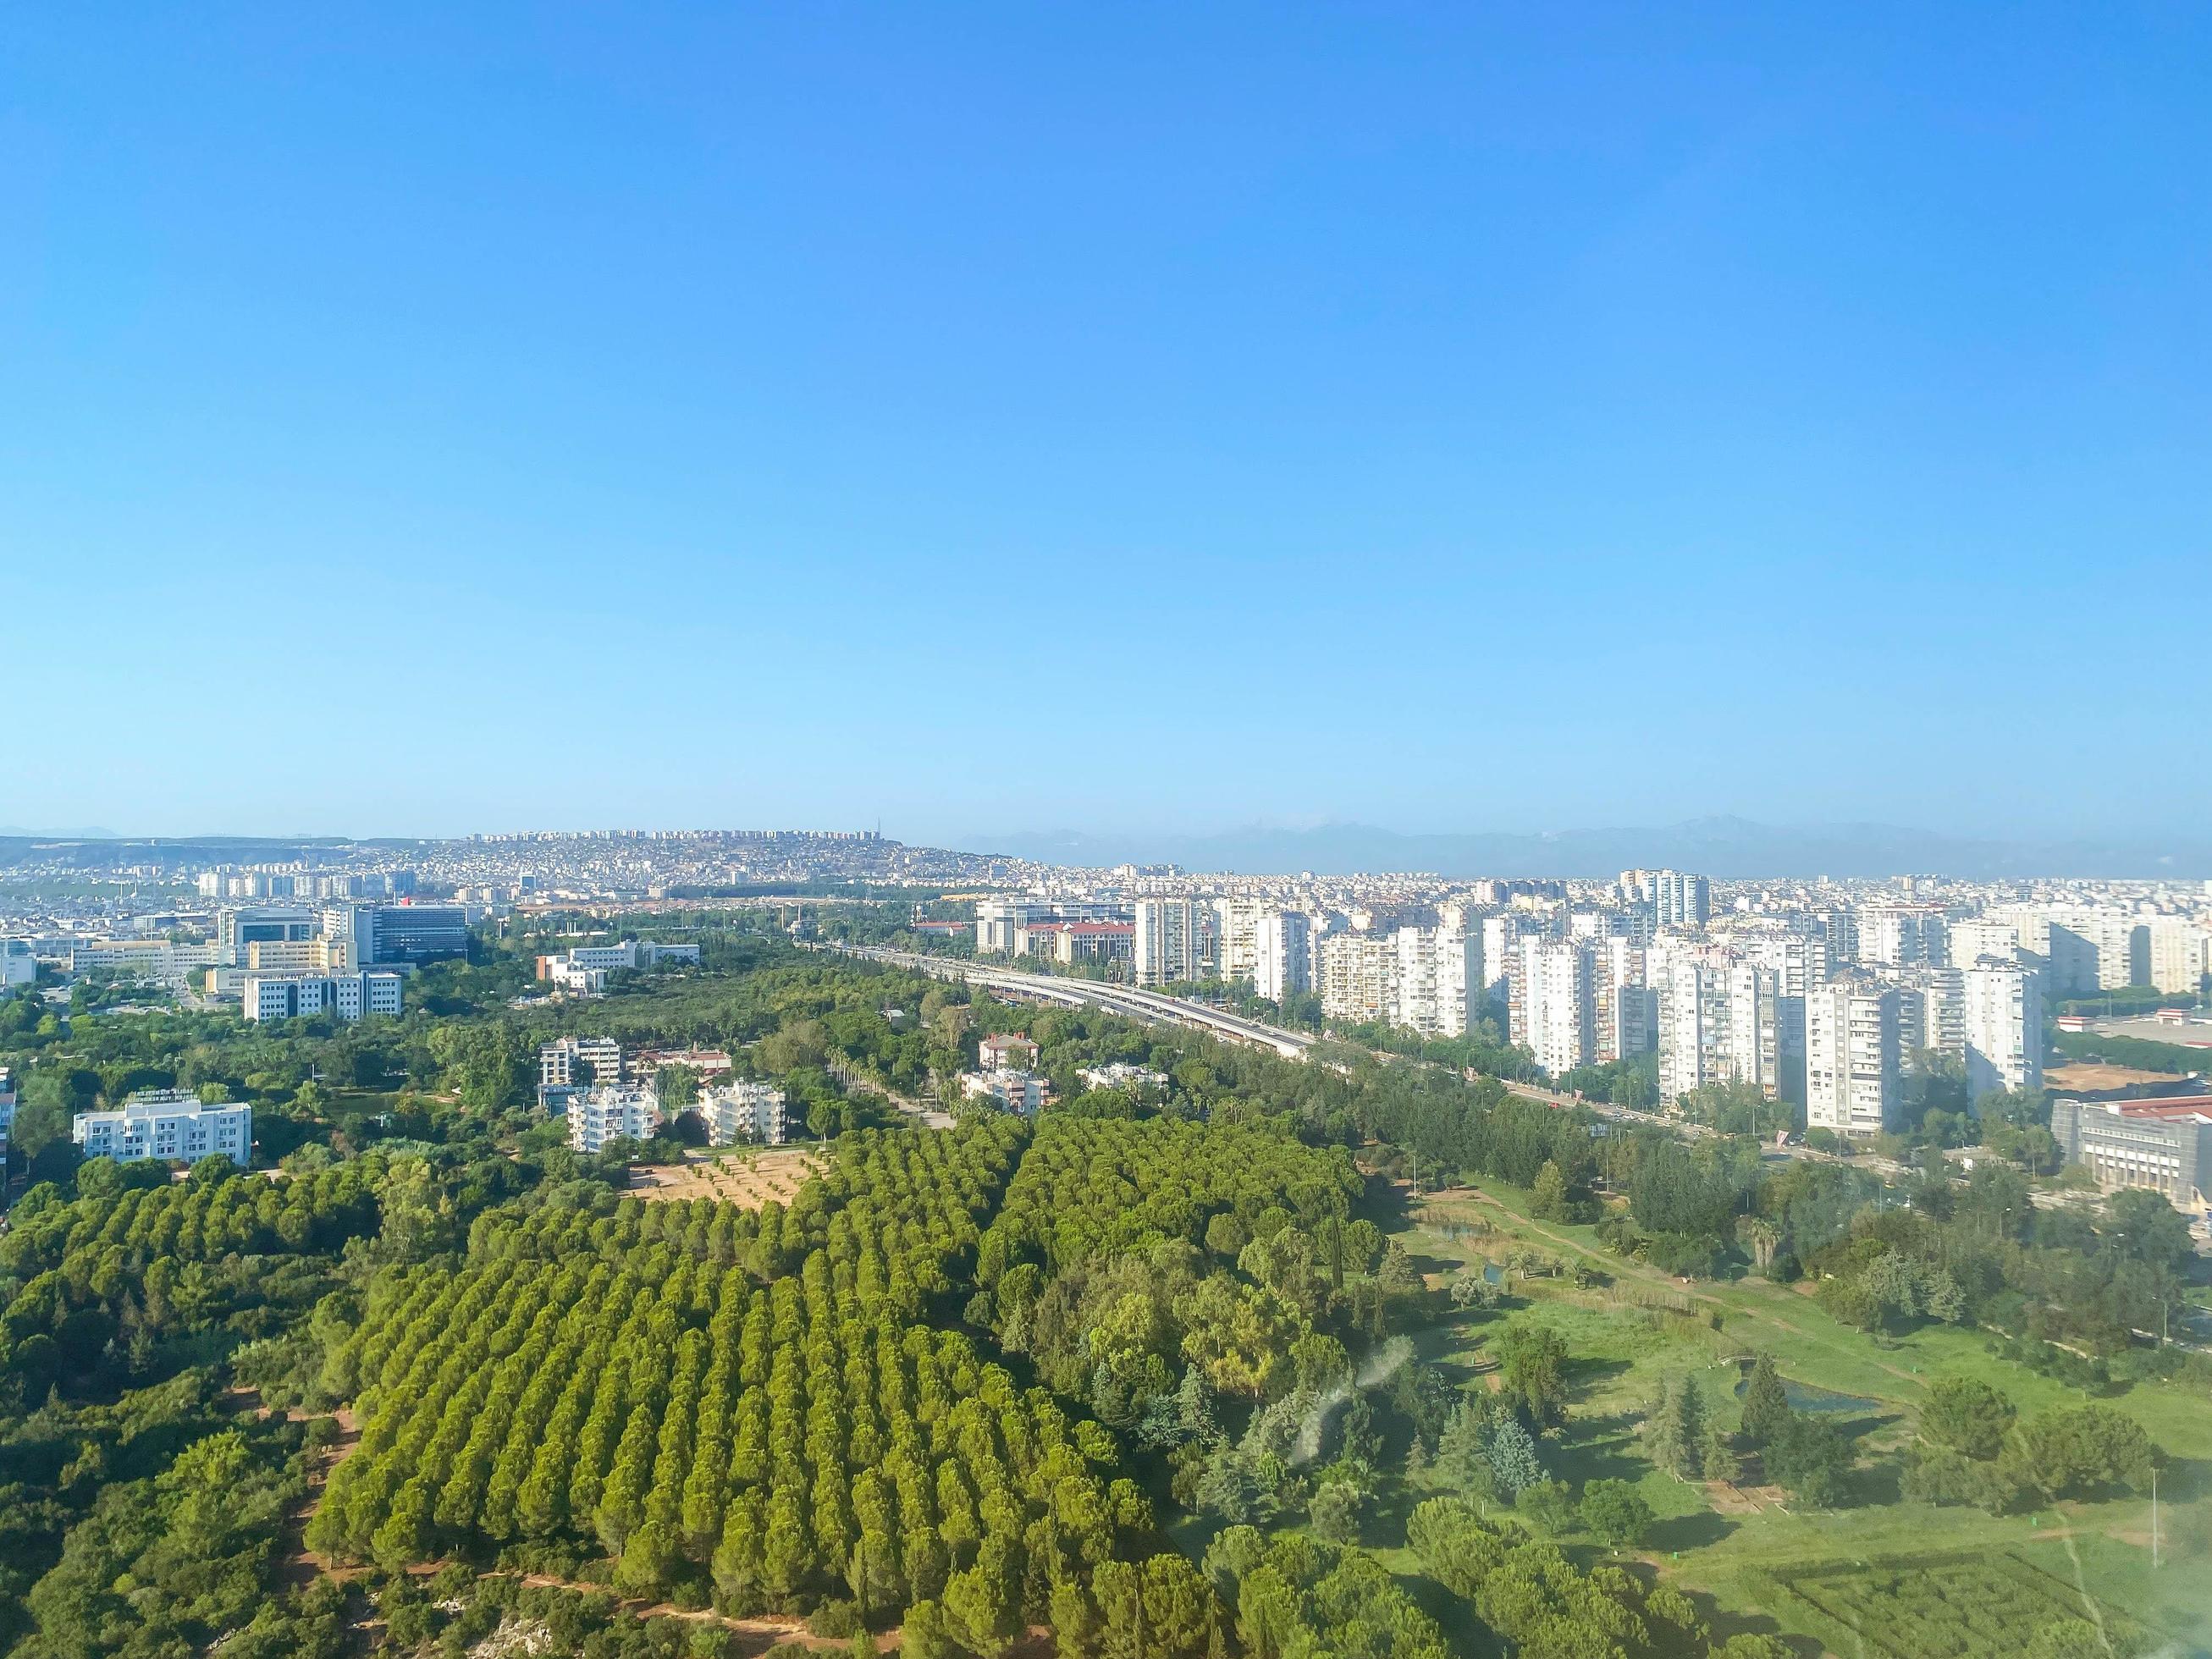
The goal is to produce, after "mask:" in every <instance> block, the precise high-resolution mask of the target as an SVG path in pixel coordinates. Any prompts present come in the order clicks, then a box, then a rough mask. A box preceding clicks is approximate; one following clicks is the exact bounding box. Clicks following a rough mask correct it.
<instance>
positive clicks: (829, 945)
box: [814, 940, 1317, 1060]
mask: <svg viewBox="0 0 2212 1659" xmlns="http://www.w3.org/2000/svg"><path fill="white" fill-rule="evenodd" d="M814 948H816V949H819V950H829V951H842V952H843V953H844V954H845V955H847V956H852V957H865V958H866V959H867V960H868V961H871V962H886V963H892V964H894V965H895V966H897V967H900V968H910V969H914V970H915V972H917V973H923V974H930V975H934V976H935V977H937V978H939V979H949V980H963V981H966V982H967V983H969V985H979V986H981V987H984V988H986V989H993V988H995V989H999V990H1005V991H1016V992H1019V993H1020V994H1022V995H1024V996H1032V997H1042V998H1043V999H1045V1000H1048V1001H1051V1002H1063V1003H1066V1005H1067V1006H1070V1007H1072V1008H1074V1007H1092V1008H1103V1009H1105V1010H1106V1011H1107V1012H1109V1013H1116V1014H1127V1015H1128V1016H1129V1017H1130V1018H1134V1019H1147V1020H1158V1019H1164V1020H1172V1021H1174V1022H1175V1023H1176V1024H1180V1025H1190V1026H1195V1027H1196V1028H1198V1029H1199V1030H1204V1031H1209V1032H1211V1033H1212V1034H1213V1035H1214V1036H1224V1037H1227V1038H1229V1039H1230V1040H1231V1042H1244V1043H1249V1044H1251V1045H1252V1046H1253V1047H1254V1048H1272V1049H1273V1050H1274V1051H1275V1052H1276V1053H1277V1054H1280V1055H1282V1056H1283V1057H1284V1058H1285V1060H1301V1059H1304V1056H1305V1052H1306V1050H1307V1049H1309V1048H1312V1047H1313V1045H1314V1043H1315V1042H1316V1041H1317V1039H1316V1038H1315V1037H1314V1036H1312V1035H1311V1034H1310V1033H1308V1032H1305V1031H1286V1030H1283V1029H1282V1028H1281V1027H1280V1026H1275V1025H1262V1024H1260V1023H1259V1022H1258V1021H1256V1020H1249V1019H1242V1018H1238V1017H1237V1015H1235V1014H1225V1013H1223V1012H1221V1011H1220V1010H1219V1009H1218V1008H1209V1007H1207V1006H1206V1005H1205V1004H1204V1003H1202V1002H1190V1001H1187V1000H1184V999H1183V998H1182V997H1170V996H1162V995H1161V994H1159V993H1158V991H1143V990H1139V989H1138V988H1137V987H1134V986H1131V985H1107V984H1103V983H1101V982H1100V981H1096V980H1088V979H1066V978H1063V977H1061V976H1060V975H1057V974H1025V973H1022V972H1019V971H1018V970H1017V969H1012V968H998V967H993V966H991V965H989V964H987V963H977V962H963V961H962V960H961V959H960V958H958V957H933V956H925V955H921V954H920V953H918V952H915V951H892V950H887V949H885V948H884V947H883V946H882V945H839V944H836V943H834V942H831V941H827V940H825V941H823V942H821V943H820V944H818V945H816V946H815V947H814Z"/></svg>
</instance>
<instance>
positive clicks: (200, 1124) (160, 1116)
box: [70, 1089, 253, 1168]
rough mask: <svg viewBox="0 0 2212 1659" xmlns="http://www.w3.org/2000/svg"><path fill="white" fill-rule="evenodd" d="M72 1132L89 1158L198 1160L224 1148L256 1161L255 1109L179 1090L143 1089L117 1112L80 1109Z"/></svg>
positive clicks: (236, 1159)
mask: <svg viewBox="0 0 2212 1659" xmlns="http://www.w3.org/2000/svg"><path fill="white" fill-rule="evenodd" d="M70 1138H71V1139H74V1140H75V1141H76V1144H77V1145H78V1146H80V1147H82V1148H83V1150H84V1155H85V1156H86V1157H87V1158H113V1159H115V1160H116V1161H117V1162H118V1163H119V1164H130V1163H134V1162H136V1161H137V1160H138V1159H140V1158H165V1159H173V1160H175V1161H177V1162H179V1163H185V1164H193V1163H197V1162H198V1161H199V1160H200V1159H201V1158H212V1157H214V1156H215V1155H216V1153H218V1152H220V1153H222V1155H223V1156H224V1157H226V1158H229V1159H230V1160H231V1162H232V1163H234V1164H238V1165H239V1166H240V1167H241V1168H243V1167H244V1166H245V1165H246V1164H250V1163H251V1162H252V1159H253V1109H252V1107H251V1106H242V1105H234V1106H203V1105H202V1104H201V1103H199V1102H198V1100H197V1099H196V1098H194V1097H192V1096H191V1095H188V1094H186V1093H185V1092H184V1091H182V1090H179V1089H142V1090H140V1091H138V1092H137V1094H134V1095H132V1096H131V1097H130V1098H129V1099H127V1100H125V1102H124V1103H123V1105H122V1107H121V1109H118V1110H115V1111H107V1112H79V1113H78V1114H77V1115H76V1117H75V1118H73V1119H72V1120H70Z"/></svg>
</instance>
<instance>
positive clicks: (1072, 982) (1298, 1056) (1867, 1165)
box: [811, 940, 1911, 1178]
mask: <svg viewBox="0 0 2212 1659" xmlns="http://www.w3.org/2000/svg"><path fill="white" fill-rule="evenodd" d="M811 948H814V949H817V950H829V951H842V952H844V953H845V954H846V955H848V956H855V957H866V958H867V959H868V960H870V961H872V962H884V963H893V964H895V965H896V966H898V967H901V968H910V969H915V971H916V972H919V973H924V974H930V975H935V976H936V977H937V978H939V979H948V980H964V981H967V982H968V983H969V984H970V985H976V986H982V987H986V988H989V987H997V988H999V989H1001V990H1006V991H1014V992H1018V993H1020V994H1023V995H1025V996H1033V997H1040V998H1042V999H1044V1000H1048V1001H1052V1002H1061V1003H1065V1004H1066V1005H1067V1006H1070V1007H1085V1006H1088V1007H1094V1008H1103V1009H1105V1010H1107V1011H1108V1012H1111V1013H1117V1014H1127V1015H1128V1016H1130V1017H1131V1018H1136V1019H1147V1020H1170V1021H1173V1022H1174V1023H1176V1024H1181V1025H1188V1026H1192V1027H1194V1028H1195V1029H1197V1030H1203V1031H1208V1032H1211V1033H1212V1035H1214V1036H1225V1037H1228V1038H1229V1039H1231V1041H1233V1042H1245V1043H1249V1044H1251V1045H1253V1046H1254V1047H1255V1048H1272V1049H1273V1050H1274V1051H1275V1052H1276V1053H1277V1054H1281V1055H1283V1056H1284V1057H1285V1059H1290V1060H1302V1059H1304V1058H1305V1056H1306V1054H1307V1051H1308V1050H1309V1049H1310V1048H1312V1047H1313V1046H1314V1044H1315V1043H1316V1042H1319V1041H1320V1040H1321V1039H1319V1038H1318V1037H1316V1036H1313V1035H1312V1034H1311V1033H1310V1032H1307V1031H1291V1030H1285V1029H1284V1028H1283V1027H1281V1026H1279V1025H1264V1024H1260V1023H1259V1022H1258V1021H1256V1020H1249V1019H1243V1018H1239V1017H1238V1016H1237V1015H1234V1014H1225V1013H1223V1012H1221V1011H1220V1010H1219V1009H1218V1008H1211V1007H1208V1006H1206V1004H1204V1003H1202V1002H1192V1001H1190V1000H1188V999H1186V998H1183V997H1171V996H1164V995H1162V994H1160V993H1159V992H1158V991H1145V990H1139V989H1138V988H1137V987H1134V986H1129V985H1109V984H1106V983H1103V982H1102V981H1097V980H1087V979H1069V978H1065V977H1063V976H1061V975H1057V974H1030V973H1024V972H1022V971H1021V970H1019V969H1012V968H1000V967H998V966H995V965H994V964H991V963H978V962H969V961H965V960H963V959H961V958H959V957H938V956H928V955H925V954H922V953H921V952H918V951H893V950H890V949H887V948H886V947H884V946H882V945H840V944H836V943H835V942H833V941H827V940H824V941H820V942H818V943H817V944H815V945H813V946H812V947H811ZM1376 1059H1378V1060H1397V1061H1399V1062H1401V1063H1402V1064H1408V1065H1424V1064H1427V1063H1428V1062H1426V1061H1420V1060H1407V1057H1406V1056H1404V1055H1402V1054H1389V1053H1388V1052H1387V1051H1383V1050H1376ZM1505 1087H1506V1089H1507V1090H1508V1091H1510V1092H1511V1093H1513V1094H1516V1095H1518V1096H1520V1097H1521V1098H1522V1099H1523V1100H1533V1101H1534V1102H1536V1103H1538V1104H1539V1105H1542V1106H1549V1107H1552V1108H1553V1109H1556V1110H1559V1111H1569V1110H1571V1109H1574V1108H1575V1107H1577V1106H1581V1107H1586V1108H1588V1109H1589V1110H1590V1111H1592V1112H1594V1113H1595V1114H1596V1115H1598V1116H1600V1117H1602V1118H1607V1119H1611V1120H1613V1121H1618V1122H1623V1123H1634V1124H1642V1125H1646V1126H1649V1125H1653V1124H1658V1125H1663V1126H1664V1127H1668V1128H1670V1129H1673V1130H1674V1131H1675V1132H1676V1133H1680V1134H1682V1135H1684V1136H1686V1137H1687V1138H1689V1139H1693V1140H1696V1139H1710V1138H1711V1137H1712V1136H1713V1135H1715V1134H1717V1133H1718V1131H1717V1130H1715V1129H1712V1128H1710V1127H1707V1126H1706V1125H1705V1124H1702V1123H1688V1122H1685V1121H1682V1120H1680V1119H1679V1118H1664V1117H1657V1116H1655V1115H1652V1114H1651V1113H1649V1112H1639V1111H1637V1110H1635V1109H1632V1108H1630V1107H1626V1106H1613V1105H1608V1104H1607V1103H1604V1102H1602V1101H1595V1100H1585V1099H1583V1098H1581V1097H1577V1096H1575V1095H1569V1094H1561V1093H1559V1091H1556V1090H1553V1089H1546V1088H1541V1087H1540V1086H1538V1085H1535V1084H1533V1083H1513V1082H1508V1083H1507V1084H1506V1085H1505ZM1764 1152H1765V1156H1767V1157H1769V1158H1805V1159H1810V1160H1813V1161H1815V1162H1820V1163H1838V1164H1846V1163H1847V1164H1854V1165H1855V1166H1856V1167H1857V1168H1859V1169H1863V1170H1875V1171H1876V1172H1878V1173H1880V1174H1882V1175H1885V1176H1891V1177H1893V1178H1895V1177H1899V1176H1905V1175H1908V1174H1910V1173H1911V1171H1910V1170H1907V1169H1905V1166H1904V1165H1903V1164H1896V1163H1893V1162H1892V1161H1891V1160H1889V1159H1887V1158H1869V1157H1864V1156H1862V1157H1859V1158H1839V1157H1838V1156H1837V1155H1836V1154H1835V1153H1832V1152H1817V1151H1815V1150H1814V1149H1813V1148H1812V1147H1809V1146H1774V1145H1772V1144H1771V1142H1770V1143H1767V1144H1766V1145H1765V1147H1764Z"/></svg>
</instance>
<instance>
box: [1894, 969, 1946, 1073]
mask: <svg viewBox="0 0 2212 1659" xmlns="http://www.w3.org/2000/svg"><path fill="white" fill-rule="evenodd" d="M1881 977H1882V979H1883V981H1884V982H1885V983H1887V984H1891V985H1894V986H1895V987H1897V1051H1898V1053H1899V1054H1900V1055H1904V1054H1912V1053H1914V1052H1915V1051H1916V1050H1918V1049H1922V1048H1925V1049H1928V1050H1929V1051H1931V1052H1933V1053H1936V1054H1947V1055H1948V1056H1949V1057H1950V1058H1952V1059H1954V1060H1964V1059H1965V1058H1966V975H1965V972H1964V970H1962V969H1957V968H1928V967H1921V968H1900V969H1895V970H1893V971H1892V972H1890V973H1887V974H1884V975H1882V976H1881Z"/></svg>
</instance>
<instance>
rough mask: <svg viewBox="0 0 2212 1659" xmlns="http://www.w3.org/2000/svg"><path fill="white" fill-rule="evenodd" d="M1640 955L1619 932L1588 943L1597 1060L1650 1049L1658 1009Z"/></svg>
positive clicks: (1639, 948) (1631, 1056) (1638, 948)
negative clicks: (1645, 982)
mask: <svg viewBox="0 0 2212 1659" xmlns="http://www.w3.org/2000/svg"><path fill="white" fill-rule="evenodd" d="M1590 1001H1591V1004H1592V1009H1593V1012H1592V1017H1591V1032H1592V1036H1593V1039H1594V1041H1595V1045H1596V1047H1595V1053H1594V1058H1595V1059H1596V1060H1598V1061H1599V1062H1600V1063H1603V1062H1605V1061H1607V1060H1632V1059H1634V1058H1635V1057H1636V1056H1637V1055H1638V1054H1648V1053H1650V1048H1651V1044H1652V1042H1653V1041H1654V1038H1655V1036H1656V1031H1655V1028H1656V1025H1657V1024H1658V1020H1659V1009H1658V1004H1657V999H1656V997H1654V996H1653V995H1652V994H1651V993H1650V989H1649V988H1648V987H1646V986H1645V985H1644V949H1643V947H1642V946H1641V945H1638V944H1637V943H1636V942H1635V940H1634V939H1631V938H1627V937H1624V936H1622V935H1620V934H1617V933H1615V934H1608V935H1607V937H1605V938H1603V939H1595V940H1593V941H1591V945H1590Z"/></svg>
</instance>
